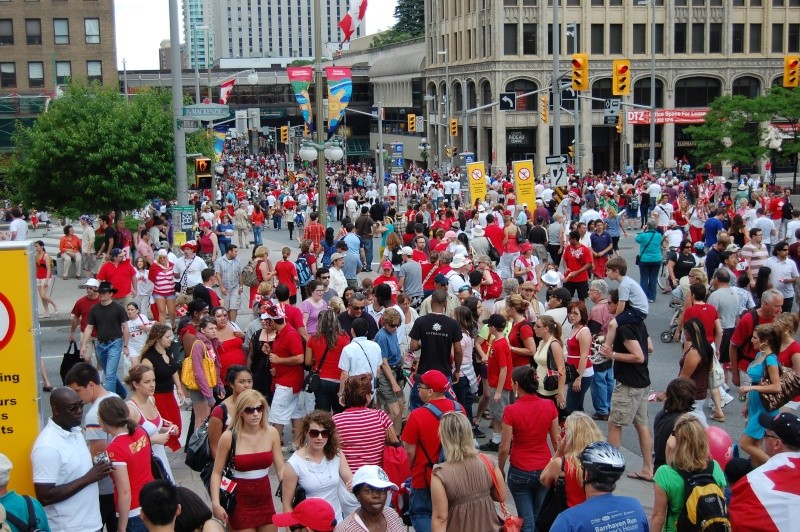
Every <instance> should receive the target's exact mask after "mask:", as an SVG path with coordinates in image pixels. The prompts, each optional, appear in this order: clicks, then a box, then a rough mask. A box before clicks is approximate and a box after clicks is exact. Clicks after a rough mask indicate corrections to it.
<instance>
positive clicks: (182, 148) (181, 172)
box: [169, 0, 189, 207]
mask: <svg viewBox="0 0 800 532" xmlns="http://www.w3.org/2000/svg"><path fill="white" fill-rule="evenodd" d="M178 13H179V11H178V0H169V40H170V52H169V53H170V57H171V59H172V61H171V63H172V65H171V75H172V134H173V136H174V138H175V146H174V149H173V158H174V161H175V188H176V194H177V200H178V205H179V206H182V207H186V206H188V205H189V185H188V183H187V176H186V136H185V135H184V131H183V129H181V128H180V127H178V120H179V119H180V117H181V116H182V115H183V83H182V81H183V79H182V76H181V43H180V34H179V31H180V30H179V27H180V25H179V23H178Z"/></svg>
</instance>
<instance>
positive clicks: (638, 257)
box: [636, 232, 656, 266]
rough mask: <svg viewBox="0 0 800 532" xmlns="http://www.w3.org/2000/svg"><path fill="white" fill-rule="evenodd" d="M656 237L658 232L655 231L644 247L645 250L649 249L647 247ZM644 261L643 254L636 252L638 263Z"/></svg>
mask: <svg viewBox="0 0 800 532" xmlns="http://www.w3.org/2000/svg"><path fill="white" fill-rule="evenodd" d="M655 237H656V233H655V232H653V236H651V237H650V240H649V241H648V242H647V245H646V246H645V247H644V250H645V251H647V248H649V247H650V244H651V243H652V242H653V239H654V238H655ZM641 262H642V256H641V255H639V254H638V253H637V254H636V265H637V266H638V265H639V263H641Z"/></svg>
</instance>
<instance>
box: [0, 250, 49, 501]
mask: <svg viewBox="0 0 800 532" xmlns="http://www.w3.org/2000/svg"><path fill="white" fill-rule="evenodd" d="M33 255H34V252H33V243H32V242H0V263H2V264H3V271H4V272H5V274H4V275H0V357H1V358H2V360H3V364H2V369H0V450H2V452H3V454H5V455H6V456H8V458H9V459H10V460H11V462H13V464H14V470H13V471H12V473H11V483H10V485H9V489H14V490H16V491H17V492H18V493H24V494H26V495H34V492H33V481H32V479H33V470H32V468H31V449H32V448H33V443H34V442H35V441H36V437H37V436H38V435H39V425H40V423H41V421H42V420H41V419H40V417H39V415H40V411H41V405H40V404H39V401H40V399H39V390H40V389H41V383H40V380H39V364H38V360H39V356H40V353H39V349H38V343H37V332H38V328H37V326H36V323H35V322H34V310H35V308H36V299H35V294H36V288H35V287H34V286H35V285H34V276H33V273H34V265H33ZM12 302H13V303H12Z"/></svg>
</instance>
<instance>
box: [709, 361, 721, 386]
mask: <svg viewBox="0 0 800 532" xmlns="http://www.w3.org/2000/svg"><path fill="white" fill-rule="evenodd" d="M723 384H725V370H724V369H722V364H720V363H719V360H717V357H714V358H713V359H712V360H711V369H710V370H709V372H708V388H709V389H710V390H716V389H717V388H719V387H721V386H722V385H723Z"/></svg>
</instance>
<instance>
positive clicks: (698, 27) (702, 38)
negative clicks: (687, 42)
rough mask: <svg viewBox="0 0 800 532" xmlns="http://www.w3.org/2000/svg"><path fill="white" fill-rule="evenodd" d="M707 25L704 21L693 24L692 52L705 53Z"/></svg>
mask: <svg viewBox="0 0 800 532" xmlns="http://www.w3.org/2000/svg"><path fill="white" fill-rule="evenodd" d="M705 44H706V25H705V24H704V23H702V22H701V23H700V24H692V53H693V54H702V53H705Z"/></svg>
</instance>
